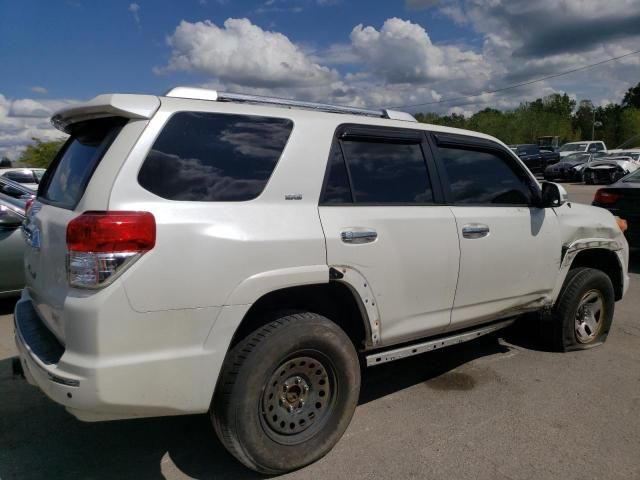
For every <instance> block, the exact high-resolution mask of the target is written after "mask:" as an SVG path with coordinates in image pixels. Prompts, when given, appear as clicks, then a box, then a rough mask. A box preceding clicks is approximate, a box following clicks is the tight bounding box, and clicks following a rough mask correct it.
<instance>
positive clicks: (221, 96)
mask: <svg viewBox="0 0 640 480" xmlns="http://www.w3.org/2000/svg"><path fill="white" fill-rule="evenodd" d="M164 96H165V97H178V98H192V99H195V100H211V101H214V102H215V101H217V102H241V103H257V104H264V105H277V106H282V107H295V108H306V109H309V110H317V111H319V112H329V113H348V114H351V115H364V116H367V117H378V118H388V119H391V120H405V121H408V122H416V121H417V120H416V119H415V118H414V117H413V115H411V114H410V113H407V112H399V111H397V110H386V109H381V110H369V109H366V108H358V107H343V106H340V105H330V104H327V103H315V102H302V101H299V100H289V99H287V98H279V97H265V96H262V95H246V94H243V93H226V92H219V91H217V90H208V89H206V88H196V87H175V88H172V89H171V90H169V91H168V92H167V93H165V95H164Z"/></svg>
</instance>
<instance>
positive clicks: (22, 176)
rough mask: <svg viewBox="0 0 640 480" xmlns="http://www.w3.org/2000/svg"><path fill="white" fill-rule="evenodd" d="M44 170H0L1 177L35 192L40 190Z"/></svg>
mask: <svg viewBox="0 0 640 480" xmlns="http://www.w3.org/2000/svg"><path fill="white" fill-rule="evenodd" d="M44 172H45V169H44V168H0V177H4V178H8V179H9V180H13V181H14V182H18V183H21V184H23V185H24V186H25V187H28V188H31V189H33V190H37V189H38V184H39V183H40V179H41V178H42V176H43V175H44Z"/></svg>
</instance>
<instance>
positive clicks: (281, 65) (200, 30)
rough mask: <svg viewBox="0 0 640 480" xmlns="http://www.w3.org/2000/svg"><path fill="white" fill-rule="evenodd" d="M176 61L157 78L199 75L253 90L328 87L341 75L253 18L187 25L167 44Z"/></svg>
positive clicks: (180, 28) (185, 22)
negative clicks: (169, 74)
mask: <svg viewBox="0 0 640 480" xmlns="http://www.w3.org/2000/svg"><path fill="white" fill-rule="evenodd" d="M167 42H168V44H169V45H170V46H171V47H172V52H171V58H170V59H169V62H168V64H167V65H166V66H165V67H162V68H156V69H155V72H156V73H163V72H174V71H187V72H189V71H192V72H193V71H194V72H201V73H206V74H208V75H210V76H212V77H214V78H216V79H219V80H221V81H223V82H227V83H234V84H237V85H242V86H247V87H284V86H289V87H293V86H298V87H302V86H313V85H325V84H326V83H328V82H332V81H334V80H336V79H337V78H338V73H337V72H336V71H335V70H332V69H330V68H328V67H325V66H321V65H318V64H317V63H314V62H312V61H311V60H310V59H309V58H308V57H307V56H306V55H305V54H304V52H303V51H302V49H301V48H299V47H298V46H297V45H295V44H294V43H292V42H291V41H290V40H289V39H288V38H287V37H286V36H285V35H283V34H281V33H278V32H270V31H265V30H263V29H262V28H260V27H259V26H257V25H254V24H252V23H251V22H250V21H249V20H248V19H246V18H244V19H228V20H226V21H225V22H224V25H223V27H218V26H217V25H216V24H214V23H213V22H211V21H209V20H206V21H204V22H196V23H190V22H187V21H184V20H183V21H182V22H180V24H179V25H178V27H177V28H176V30H175V32H174V33H173V34H172V35H171V36H170V37H169V38H168V39H167Z"/></svg>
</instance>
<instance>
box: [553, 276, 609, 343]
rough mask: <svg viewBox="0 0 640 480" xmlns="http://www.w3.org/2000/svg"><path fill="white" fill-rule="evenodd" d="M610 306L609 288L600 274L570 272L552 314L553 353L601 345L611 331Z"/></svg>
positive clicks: (605, 277) (606, 281)
mask: <svg viewBox="0 0 640 480" xmlns="http://www.w3.org/2000/svg"><path fill="white" fill-rule="evenodd" d="M614 306H615V295H614V291H613V285H612V283H611V279H610V278H609V277H608V276H607V275H606V274H605V273H604V272H601V271H600V270H595V269H592V268H576V269H574V270H570V271H569V273H568V274H567V278H566V280H565V283H564V286H563V288H562V291H561V293H560V296H559V298H558V301H557V302H556V306H555V307H554V310H553V314H552V319H551V331H550V332H549V333H550V334H551V336H552V338H551V341H552V345H553V346H554V348H555V349H556V350H559V351H570V350H582V349H586V348H590V347H593V346H595V345H599V344H601V343H603V342H604V341H605V340H606V338H607V335H608V333H609V329H610V328H611V322H612V321H613V312H614Z"/></svg>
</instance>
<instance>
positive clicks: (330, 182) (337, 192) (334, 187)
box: [320, 144, 353, 204]
mask: <svg viewBox="0 0 640 480" xmlns="http://www.w3.org/2000/svg"><path fill="white" fill-rule="evenodd" d="M327 168H328V169H329V172H328V173H329V175H328V177H327V183H326V185H325V187H324V193H323V195H322V199H321V201H320V203H323V204H327V203H351V202H352V201H353V199H352V198H351V187H350V186H349V176H348V175H347V168H346V166H345V164H344V157H343V156H342V149H341V148H340V145H338V144H336V145H334V146H333V149H332V151H331V155H330V158H329V165H328V167H327Z"/></svg>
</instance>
